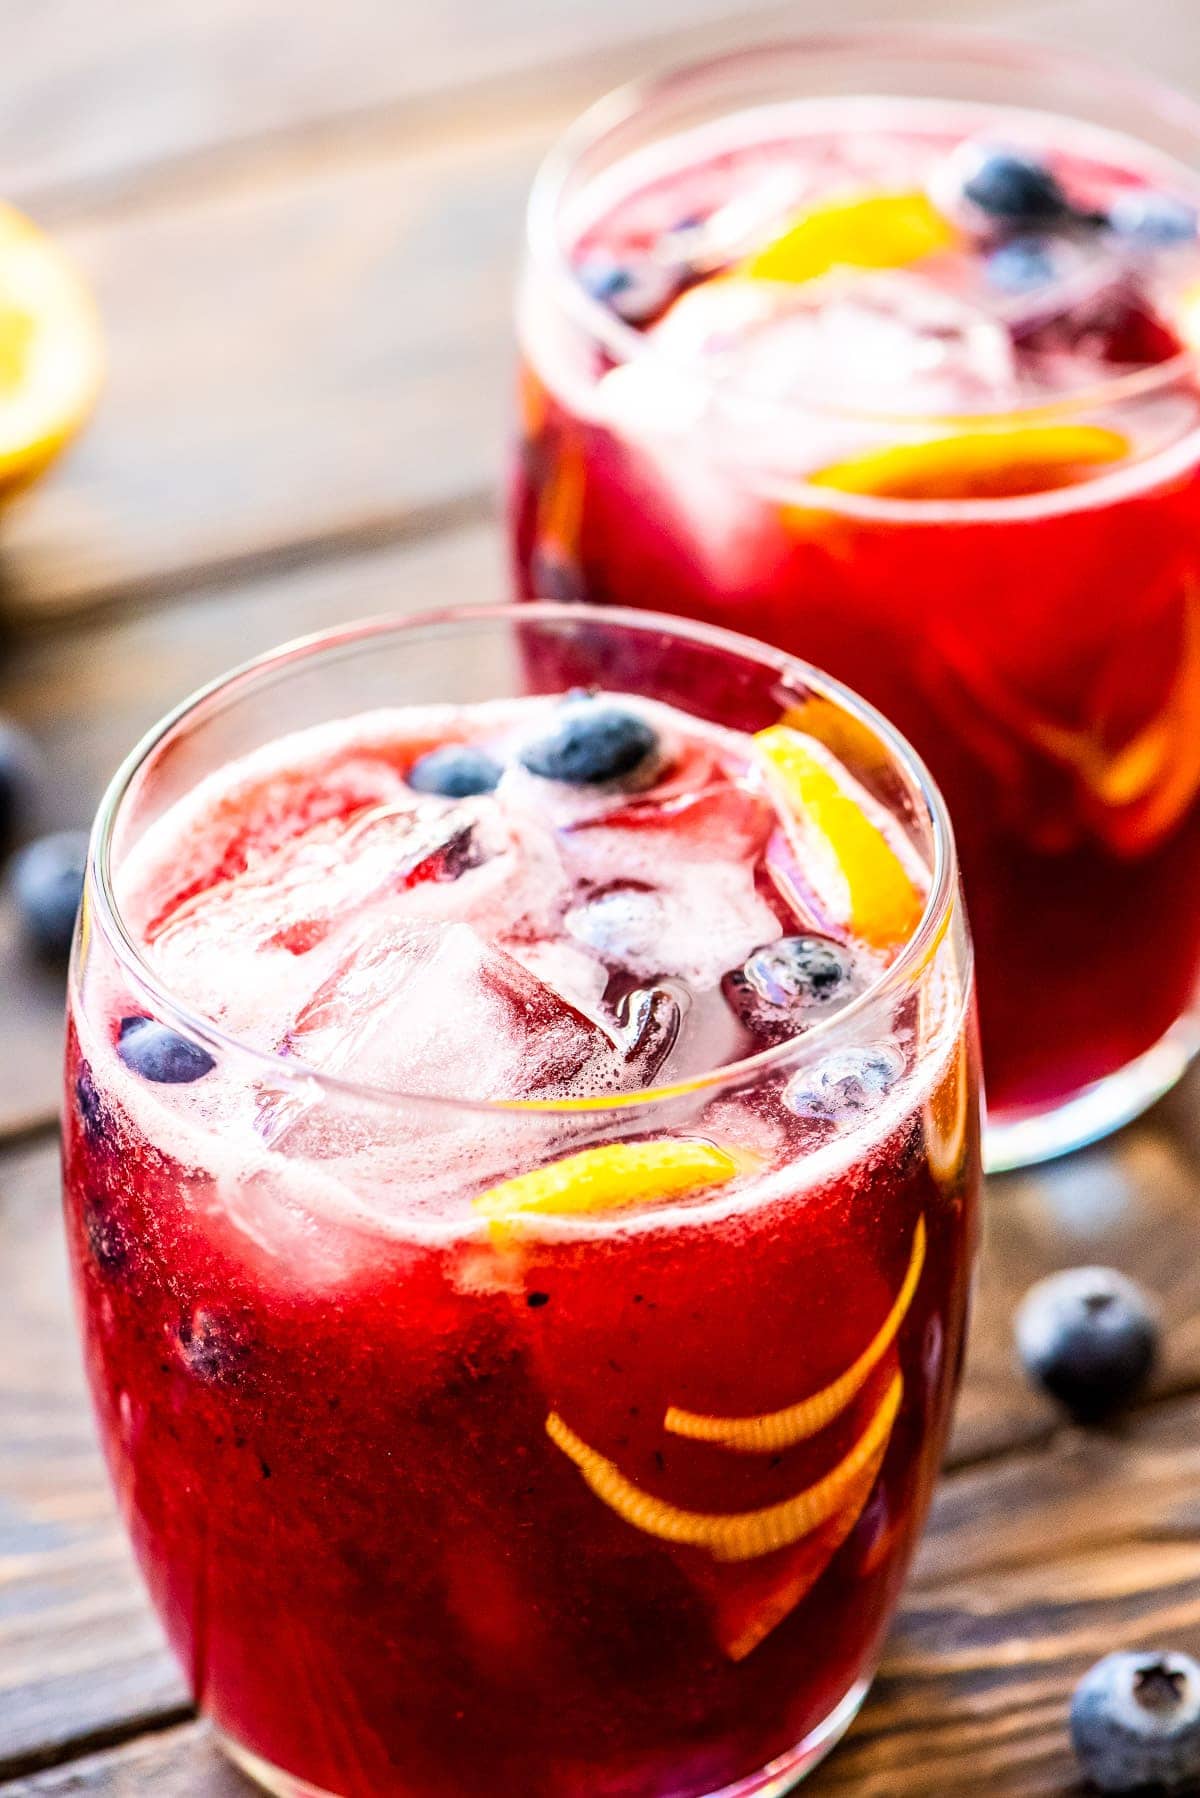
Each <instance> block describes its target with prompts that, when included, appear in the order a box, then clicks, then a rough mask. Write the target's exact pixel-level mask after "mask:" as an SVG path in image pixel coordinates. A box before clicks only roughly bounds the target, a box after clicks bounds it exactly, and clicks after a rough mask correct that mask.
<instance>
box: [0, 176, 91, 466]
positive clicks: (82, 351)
mask: <svg viewBox="0 0 1200 1798" xmlns="http://www.w3.org/2000/svg"><path fill="white" fill-rule="evenodd" d="M103 362H104V358H103V351H102V347H101V336H100V323H99V319H98V316H97V313H96V308H95V305H94V303H93V300H92V297H91V294H90V293H89V292H88V289H87V287H86V286H85V285H84V282H83V280H82V279H81V277H80V276H79V275H78V274H77V273H76V272H75V269H74V268H73V267H72V265H71V263H70V262H69V261H68V259H67V258H66V257H65V256H64V255H63V254H62V252H61V251H60V250H59V249H58V248H57V247H56V245H54V244H53V243H52V242H51V241H50V239H49V238H48V237H47V236H46V235H45V234H44V233H43V232H41V231H39V230H38V228H37V226H36V225H33V224H31V223H30V221H29V220H28V219H27V218H24V217H23V216H22V215H21V213H19V212H17V211H15V210H14V209H13V208H12V207H11V206H5V205H3V204H2V203H0V498H2V497H4V496H6V495H8V494H9V493H12V492H14V491H15V490H16V489H17V488H18V487H23V486H25V485H26V483H27V482H29V481H32V480H33V479H34V478H35V477H36V476H37V475H39V474H40V473H41V472H42V470H43V469H44V468H45V467H46V466H47V465H48V464H49V463H50V462H51V461H52V460H53V459H54V457H55V456H56V455H57V454H58V452H59V451H60V450H61V449H62V448H63V447H64V445H65V444H66V443H68V442H69V440H70V439H71V438H72V437H73V436H74V435H75V433H76V431H77V430H78V429H79V427H80V426H81V425H82V424H83V422H84V420H85V419H86V417H87V415H88V413H89V412H90V411H91V409H92V406H93V404H94V402H95V398H96V394H97V392H98V391H99V387H100V379H101V374H102V370H103Z"/></svg>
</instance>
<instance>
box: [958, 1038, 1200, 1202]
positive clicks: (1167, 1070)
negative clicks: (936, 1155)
mask: <svg viewBox="0 0 1200 1798" xmlns="http://www.w3.org/2000/svg"><path fill="white" fill-rule="evenodd" d="M1197 1050H1200V1019H1197V1018H1193V1017H1187V1018H1180V1020H1179V1022H1178V1023H1177V1024H1173V1025H1172V1026H1171V1028H1170V1030H1168V1031H1167V1034H1166V1035H1165V1036H1163V1037H1160V1038H1159V1040H1158V1042H1156V1043H1155V1045H1154V1047H1153V1048H1152V1049H1147V1050H1146V1053H1145V1054H1144V1055H1139V1056H1138V1058H1137V1060H1136V1061H1131V1062H1130V1063H1129V1066H1128V1067H1124V1068H1121V1069H1120V1070H1119V1071H1118V1072H1117V1073H1115V1074H1110V1075H1109V1076H1108V1078H1107V1080H1097V1081H1096V1083H1095V1085H1094V1086H1088V1087H1085V1088H1084V1090H1083V1091H1082V1092H1081V1093H1076V1095H1075V1097H1074V1098H1073V1099H1067V1100H1065V1101H1064V1102H1063V1104H1061V1105H1055V1106H1054V1107H1053V1108H1052V1109H1051V1110H1049V1111H1037V1112H1033V1113H1031V1114H1029V1115H1028V1116H1024V1117H1020V1116H1018V1117H1014V1118H1011V1119H1006V1120H1005V1121H1003V1122H999V1123H992V1122H989V1123H988V1125H987V1128H986V1130H985V1131H984V1137H983V1160H984V1166H985V1167H986V1169H987V1171H988V1173H989V1174H1003V1173H1008V1172H1009V1171H1010V1170H1011V1169H1013V1168H1019V1167H1029V1166H1031V1165H1032V1164H1033V1163H1034V1162H1037V1161H1051V1160H1053V1158H1054V1157H1055V1156H1056V1155H1066V1154H1069V1153H1070V1151H1071V1150H1072V1149H1082V1148H1084V1147H1085V1145H1086V1144H1087V1143H1090V1142H1097V1141H1098V1140H1099V1139H1100V1137H1102V1136H1109V1135H1111V1133H1112V1132H1113V1131H1114V1130H1119V1129H1120V1128H1121V1126H1122V1124H1128V1123H1130V1122H1131V1121H1132V1119H1134V1118H1135V1117H1138V1116H1140V1115H1141V1113H1142V1112H1143V1111H1145V1110H1146V1109H1147V1107H1148V1106H1150V1105H1153V1103H1154V1101H1155V1100H1156V1099H1161V1098H1162V1096H1163V1094H1164V1093H1165V1092H1169V1091H1170V1089H1171V1088H1172V1087H1173V1086H1174V1085H1175V1082H1176V1081H1177V1080H1178V1079H1179V1078H1180V1076H1181V1075H1182V1074H1183V1073H1184V1072H1185V1071H1186V1069H1187V1066H1188V1063H1189V1062H1190V1061H1191V1060H1192V1058H1193V1056H1194V1055H1195V1054H1196V1052H1197Z"/></svg>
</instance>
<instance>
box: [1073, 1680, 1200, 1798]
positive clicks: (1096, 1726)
mask: <svg viewBox="0 0 1200 1798" xmlns="http://www.w3.org/2000/svg"><path fill="white" fill-rule="evenodd" d="M1071 1739H1072V1742H1073V1743H1074V1747H1075V1753H1076V1755H1077V1756H1078V1759H1079V1764H1080V1766H1081V1767H1082V1769H1083V1771H1084V1773H1085V1774H1086V1775H1087V1777H1088V1779H1089V1780H1090V1781H1091V1782H1092V1784H1093V1785H1094V1786H1095V1787H1097V1789H1098V1790H1099V1791H1101V1792H1142V1791H1147V1790H1153V1791H1156V1792H1183V1791H1195V1790H1196V1782H1197V1781H1198V1780H1200V1666H1198V1665H1197V1663H1196V1662H1195V1661H1194V1660H1192V1658H1191V1657H1190V1656H1189V1655H1185V1654H1175V1653H1172V1652H1170V1651H1163V1652H1152V1653H1146V1652H1142V1653H1137V1654H1129V1653H1122V1654H1110V1655H1106V1656H1105V1657H1104V1659H1103V1660H1102V1661H1098V1662H1097V1663H1096V1665H1095V1666H1094V1667H1093V1668H1092V1669H1091V1670H1090V1671H1089V1672H1088V1673H1086V1674H1085V1675H1084V1677H1083V1679H1082V1680H1081V1681H1080V1682H1079V1685H1078V1686H1077V1687H1076V1689H1075V1695H1074V1698H1073V1699H1072V1701H1071Z"/></svg>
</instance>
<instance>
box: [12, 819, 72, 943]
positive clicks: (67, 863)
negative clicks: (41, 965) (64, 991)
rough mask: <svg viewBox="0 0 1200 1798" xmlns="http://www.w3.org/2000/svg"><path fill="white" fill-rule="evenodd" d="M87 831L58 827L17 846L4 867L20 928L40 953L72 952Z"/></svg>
mask: <svg viewBox="0 0 1200 1798" xmlns="http://www.w3.org/2000/svg"><path fill="white" fill-rule="evenodd" d="M87 849H88V839H87V833H86V831H82V830H60V831H55V832H54V833H53V835H51V836H46V837H39V838H38V839H37V841H36V842H33V843H27V844H26V845H25V847H24V848H23V849H20V850H18V851H17V853H16V855H15V856H14V857H13V859H12V864H11V866H10V868H9V871H8V885H9V890H10V891H11V893H12V896H13V901H14V904H15V905H16V908H17V915H18V917H19V919H20V923H21V928H22V930H23V931H24V933H25V936H26V937H27V938H28V940H29V942H30V943H31V945H32V946H33V948H34V949H35V950H36V951H37V953H38V954H39V955H44V956H46V957H47V958H48V959H50V960H63V959H65V957H66V956H67V954H68V953H69V952H70V948H71V938H72V937H73V935H74V933H75V918H76V915H77V913H78V911H79V901H80V899H81V898H82V896H83V876H84V870H85V868H86V866H87Z"/></svg>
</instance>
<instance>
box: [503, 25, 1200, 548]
mask: <svg viewBox="0 0 1200 1798" xmlns="http://www.w3.org/2000/svg"><path fill="white" fill-rule="evenodd" d="M856 51H857V52H859V53H870V52H873V53H875V54H877V55H880V56H885V57H887V56H890V57H894V58H895V59H896V61H897V62H909V63H912V62H915V61H916V60H918V59H922V60H925V61H934V62H951V61H964V62H965V61H972V62H975V63H977V64H978V65H980V66H981V67H983V66H986V65H988V64H991V65H992V66H994V67H996V68H997V69H1000V70H1011V71H1013V72H1016V73H1019V72H1020V71H1022V70H1031V69H1042V70H1055V69H1057V70H1061V71H1062V73H1063V74H1064V75H1066V74H1067V73H1068V72H1070V73H1071V74H1073V75H1075V76H1078V75H1080V74H1083V75H1084V76H1086V77H1087V79H1088V82H1089V85H1090V86H1091V87H1092V88H1093V89H1094V90H1097V89H1098V90H1100V91H1102V92H1104V93H1108V94H1112V95H1113V96H1114V97H1118V98H1123V99H1125V100H1126V101H1129V102H1133V103H1136V104H1138V105H1140V106H1141V107H1142V109H1143V110H1144V111H1145V112H1146V114H1147V117H1157V118H1164V117H1165V118H1167V119H1169V120H1170V121H1171V122H1172V123H1174V124H1176V125H1177V126H1178V127H1179V128H1180V129H1182V130H1184V131H1186V132H1188V133H1189V134H1190V135H1191V136H1192V137H1193V138H1194V139H1195V142H1196V148H1197V154H1198V156H1200V103H1197V102H1196V101H1194V100H1192V99H1191V98H1190V97H1189V96H1188V95H1187V94H1185V93H1183V92H1182V91H1181V90H1180V89H1178V88H1175V87H1173V86H1172V85H1171V84H1170V83H1169V82H1164V81H1159V80H1157V79H1155V78H1154V77H1152V76H1142V75H1129V74H1127V73H1126V72H1125V70H1124V69H1123V68H1121V67H1120V66H1119V65H1118V64H1117V63H1116V62H1115V61H1111V60H1109V59H1107V58H1105V57H1101V56H1093V55H1090V54H1086V55H1077V54H1076V53H1075V52H1074V51H1070V50H1063V49H1058V48H1057V47H1055V46H1053V45H1043V44H1039V43H1036V42H1034V41H1032V40H1029V39H1022V38H1021V37H1008V36H1004V35H1000V34H995V33H991V32H987V31H979V32H977V31H974V30H972V29H971V28H969V27H957V28H956V27H952V26H951V27H942V28H939V27H924V26H922V27H917V28H914V29H912V30H908V29H905V30H904V31H903V32H900V31H897V30H892V29H888V28H886V27H883V28H880V27H877V26H872V25H863V26H847V27H845V28H843V29H840V30H836V31H813V32H796V33H792V34H788V35H784V36H780V37H777V38H769V39H762V40H759V41H757V42H755V43H753V44H747V45H743V46H742V47H740V48H738V49H734V50H727V51H722V52H719V53H718V54H716V55H709V56H698V57H694V58H690V59H688V60H687V61H685V62H681V63H677V64H675V65H674V66H673V67H671V68H669V69H667V70H666V71H664V72H662V73H659V74H654V75H646V76H638V77H635V78H634V79H633V80H631V81H628V82H625V83H622V84H621V85H620V86H618V87H615V88H612V89H610V91H609V92H608V93H606V94H604V95H602V96H601V97H600V98H599V99H598V100H595V101H593V102H592V104H591V105H590V106H588V107H587V108H586V109H585V110H584V111H583V112H582V113H580V114H579V115H578V116H577V117H576V118H575V119H574V121H573V122H572V123H571V124H570V125H568V126H567V128H566V129H565V131H563V132H561V133H560V135H559V136H558V137H557V138H556V140H555V141H554V143H553V144H552V145H551V147H550V149H549V150H548V151H547V153H546V155H545V156H544V157H543V159H542V161H541V163H540V165H539V167H538V169H537V172H536V174H535V176H534V180H533V185H532V187H531V189H530V193H529V198H528V202H527V205H526V213H525V251H526V254H527V256H528V259H529V266H530V268H531V269H532V270H534V271H536V273H537V275H538V277H539V278H540V279H545V280H547V281H548V282H549V284H550V286H551V288H552V290H553V291H554V292H555V295H556V298H557V299H558V301H559V302H560V303H561V304H562V306H563V309H564V311H565V312H566V313H567V314H568V316H570V317H571V318H572V321H573V322H574V323H575V324H577V325H578V326H580V327H581V328H582V329H583V330H585V331H586V332H587V333H588V334H589V335H590V336H591V337H592V338H593V339H595V340H596V341H597V342H599V343H600V344H601V345H602V346H603V348H604V349H605V351H606V352H607V353H608V355H610V356H611V357H612V358H613V360H614V362H615V363H616V364H617V365H618V366H625V365H628V364H630V363H633V362H635V361H643V362H647V363H651V364H654V363H656V364H657V365H658V366H660V367H663V368H665V369H668V370H670V371H674V372H680V371H681V370H682V371H686V373H687V375H688V378H689V379H691V380H696V379H697V378H698V377H697V374H696V370H695V369H694V367H692V366H690V365H689V364H686V363H680V362H678V361H676V360H674V359H673V358H668V357H666V356H664V355H663V352H662V351H661V350H660V349H656V348H655V347H654V346H653V345H651V344H650V343H649V341H648V339H647V338H646V336H645V334H644V333H643V332H640V331H639V330H637V328H636V327H635V326H633V325H630V324H626V323H625V321H624V320H623V319H621V318H619V317H618V316H617V314H616V313H615V312H613V311H612V310H611V309H610V308H609V307H607V306H605V305H604V303H603V302H602V301H601V300H598V299H596V298H595V297H594V296H593V295H592V294H590V293H589V292H588V291H587V289H586V288H585V287H584V285H583V283H582V282H581V281H580V280H579V279H578V276H577V274H576V272H575V269H574V267H573V265H572V263H571V260H570V257H569V255H568V254H567V253H566V251H565V248H564V245H563V241H562V238H561V233H560V230H559V214H560V210H561V204H562V200H563V197H564V194H565V192H566V190H567V187H568V185H569V182H570V180H571V177H572V174H573V173H574V171H575V169H576V167H577V166H578V164H579V162H580V161H581V159H582V158H583V157H584V156H585V155H586V154H587V153H588V152H589V151H590V150H593V149H595V148H597V147H598V146H600V145H601V144H603V142H604V140H605V139H606V138H608V137H609V136H611V135H612V134H613V133H614V132H616V131H617V130H619V129H620V128H621V127H622V126H623V125H625V124H627V123H628V122H629V121H630V120H631V119H633V118H635V117H636V116H637V115H638V114H639V113H641V112H643V111H646V110H648V109H649V108H651V107H653V106H655V105H656V104H659V103H662V102H669V101H670V99H671V98H672V96H673V95H674V94H675V93H676V91H677V90H681V89H684V88H686V87H687V86H688V85H689V84H690V83H693V82H696V81H699V80H702V79H703V78H704V77H706V76H719V75H720V74H721V73H722V72H724V71H734V70H736V69H737V68H738V67H739V66H743V67H745V68H746V69H748V70H751V69H753V68H754V67H756V66H758V65H759V64H762V65H764V66H773V65H775V64H777V63H778V62H779V61H780V60H781V59H785V58H786V59H791V60H796V61H801V60H803V59H805V58H811V57H813V56H817V55H821V54H839V53H845V54H852V53H854V52H856ZM798 97H802V96H798ZM1064 116H1069V115H1064ZM1084 122H1086V121H1084ZM1150 147H1151V148H1153V146H1152V145H1151V146H1150ZM1198 361H1200V358H1198V356H1197V353H1196V351H1195V350H1193V349H1191V348H1187V347H1185V348H1183V349H1181V350H1180V351H1179V352H1178V353H1177V354H1176V355H1174V356H1171V357H1168V358H1167V360H1166V361H1164V362H1161V363H1156V364H1152V365H1150V366H1148V367H1145V368H1139V369H1132V370H1130V371H1128V372H1126V373H1125V374H1121V375H1115V376H1113V377H1111V378H1110V379H1108V380H1105V381H1099V382H1096V383H1095V384H1094V385H1091V386H1088V387H1086V388H1085V387H1081V388H1079V389H1078V390H1077V391H1074V392H1071V393H1066V394H1063V395H1061V396H1055V397H1054V398H1052V399H1049V400H1047V399H1046V398H1044V397H1039V398H1031V399H1030V400H1028V401H1022V402H1018V403H1016V404H1006V405H1005V406H1004V407H1003V408H997V409H996V410H994V411H982V412H978V413H969V414H962V413H954V412H927V413H921V412H915V413H910V412H902V413H897V412H889V411H887V410H881V409H879V408H873V407H861V406H846V405H839V404H837V403H835V402H826V403H815V402H811V401H810V402H805V403H804V404H803V405H799V404H793V403H790V402H783V401H780V402H779V403H778V404H776V403H775V402H773V401H770V400H757V399H755V398H754V397H753V396H749V395H746V396H742V398H741V399H739V398H738V396H737V395H736V393H733V394H732V396H730V395H729V394H726V395H724V396H723V397H724V402H725V403H726V404H729V403H730V398H732V403H733V405H734V406H736V407H737V408H738V409H739V410H740V411H742V412H743V413H744V415H745V416H746V417H747V419H749V420H753V419H754V418H755V417H758V418H764V417H769V416H774V415H777V414H779V413H782V414H784V415H793V414H795V413H796V412H807V413H810V414H812V415H814V416H820V417H827V418H833V419H838V420H845V421H850V422H855V421H857V422H863V423H868V422H869V423H874V424H878V425H893V426H897V427H899V426H904V427H907V428H908V429H910V430H911V429H912V428H914V427H919V426H922V425H943V426H949V427H955V426H956V427H958V428H959V429H961V428H962V427H963V425H964V422H969V423H970V425H971V427H972V428H974V429H977V430H980V431H985V430H988V429H993V428H1001V427H1003V425H1004V424H1005V422H1006V421H1007V422H1012V421H1018V422H1021V423H1025V422H1030V421H1036V420H1037V419H1039V418H1042V419H1048V418H1062V417H1064V416H1070V415H1072V414H1074V413H1078V412H1083V411H1088V410H1094V409H1095V408H1097V407H1098V406H1102V405H1104V406H1108V405H1114V404H1118V403H1120V402H1123V401H1126V400H1129V399H1136V398H1140V397H1144V396H1145V395H1146V394H1152V393H1158V392H1160V391H1162V390H1163V389H1166V388H1169V387H1172V386H1174V385H1176V384H1178V383H1180V382H1181V381H1185V380H1187V379H1188V378H1189V377H1194V375H1195V373H1196V370H1197V364H1198ZM705 385H706V387H708V388H711V387H713V386H714V384H713V382H712V381H711V380H707V381H706V382H705ZM1190 434H1191V433H1188V435H1190ZM1174 447H1176V446H1174V445H1171V446H1167V449H1166V450H1159V451H1155V452H1152V453H1151V455H1149V456H1147V457H1146V458H1145V462H1146V463H1151V462H1154V461H1156V460H1157V459H1159V458H1160V457H1162V456H1164V455H1167V454H1169V452H1170V450H1171V449H1172V448H1174ZM1135 466H1136V464H1135ZM1104 478H1105V477H1104V475H1103V474H1102V475H1100V476H1098V477H1097V480H1101V479H1104ZM1082 485H1083V487H1084V488H1087V489H1088V490H1091V488H1093V487H1094V486H1095V485H1096V482H1084V483H1082ZM808 486H809V484H808V483H807V482H806V481H805V480H804V478H803V476H798V477H797V479H796V482H795V487H796V489H797V490H808ZM820 492H821V493H822V495H823V497H824V498H825V499H827V500H830V501H831V502H833V501H836V500H837V499H838V498H839V497H849V498H851V499H853V498H857V497H858V496H855V495H850V496H839V495H837V494H832V495H829V494H828V493H827V491H826V490H825V489H820ZM1024 497H1025V496H1018V502H1019V501H1020V500H1021V499H1023V498H1024ZM892 503H894V504H895V505H896V506H898V507H902V508H906V509H917V510H920V509H921V508H923V507H928V506H932V507H935V508H936V507H940V506H942V505H943V502H938V501H922V500H901V501H896V502H892ZM959 503H965V504H968V505H971V504H974V505H984V506H986V507H987V508H988V510H989V511H990V510H991V509H992V508H1004V507H1006V506H1008V505H1009V504H1011V503H1012V502H1011V501H1009V500H1006V499H1003V498H1001V499H993V500H987V501H983V502H979V501H975V502H959ZM951 507H952V509H954V511H955V515H957V506H955V505H954V503H953V502H951Z"/></svg>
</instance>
